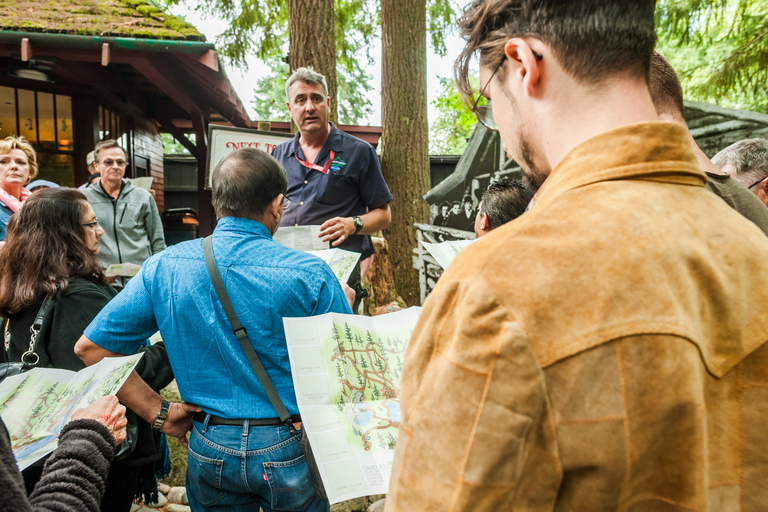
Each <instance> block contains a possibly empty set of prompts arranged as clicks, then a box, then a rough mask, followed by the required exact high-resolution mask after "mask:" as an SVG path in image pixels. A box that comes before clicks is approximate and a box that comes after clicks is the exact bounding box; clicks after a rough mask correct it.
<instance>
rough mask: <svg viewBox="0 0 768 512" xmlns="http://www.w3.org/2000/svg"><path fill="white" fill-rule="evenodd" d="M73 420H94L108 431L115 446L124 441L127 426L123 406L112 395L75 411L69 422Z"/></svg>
mask: <svg viewBox="0 0 768 512" xmlns="http://www.w3.org/2000/svg"><path fill="white" fill-rule="evenodd" d="M75 420H96V421H98V422H99V423H101V424H102V425H104V426H105V427H107V429H109V433H110V434H112V437H114V438H115V445H118V444H120V443H122V442H123V441H125V436H126V432H125V427H126V426H127V425H128V419H127V418H126V417H125V406H124V405H122V404H121V403H120V402H119V401H118V399H117V397H116V396H114V395H109V396H105V397H102V398H99V399H98V400H96V401H95V402H93V403H92V404H91V405H89V406H88V407H85V408H84V409H78V410H76V411H75V412H73V413H72V417H71V418H70V421H75Z"/></svg>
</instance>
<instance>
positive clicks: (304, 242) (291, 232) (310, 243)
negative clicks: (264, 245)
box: [272, 226, 328, 251]
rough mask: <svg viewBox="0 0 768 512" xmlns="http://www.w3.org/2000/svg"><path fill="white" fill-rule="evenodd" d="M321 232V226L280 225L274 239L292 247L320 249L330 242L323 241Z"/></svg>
mask: <svg viewBox="0 0 768 512" xmlns="http://www.w3.org/2000/svg"><path fill="white" fill-rule="evenodd" d="M319 234H320V226H280V227H279V228H278V229H277V233H275V234H274V235H272V239H273V240H274V241H275V242H279V243H281V244H283V245H284V246H286V247H290V248H291V249H297V250H299V251H320V250H322V249H327V248H328V242H323V241H322V240H321V239H320V238H319V237H318V236H317V235H319Z"/></svg>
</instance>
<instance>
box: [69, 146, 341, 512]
mask: <svg viewBox="0 0 768 512" xmlns="http://www.w3.org/2000/svg"><path fill="white" fill-rule="evenodd" d="M287 187H288V180H287V177H286V173H285V170H284V169H283V168H282V167H281V166H280V164H279V163H278V162H277V160H275V159H274V158H272V157H271V156H269V155H268V154H267V153H265V152H263V151H260V150H257V149H253V148H245V149H239V150H237V151H233V152H232V153H230V154H229V155H227V156H226V157H225V158H223V159H222V160H221V161H220V162H219V163H218V164H217V165H216V167H215V168H214V170H213V172H212V189H213V190H212V194H213V195H212V204H213V208H214V210H215V211H216V215H217V217H218V218H219V222H218V224H217V225H216V229H215V230H214V232H213V235H211V238H210V240H211V244H212V249H213V255H214V257H215V260H216V265H217V267H218V271H219V273H220V274H221V279H222V281H223V284H224V287H225V288H226V291H227V295H228V296H229V298H230V300H231V303H232V307H233V309H234V311H235V313H236V315H237V316H238V318H239V321H240V322H242V329H239V330H238V336H235V334H234V332H233V328H232V325H231V323H230V322H229V320H228V318H227V315H226V313H225V311H224V309H223V307H222V305H221V298H222V295H221V294H220V292H217V291H216V290H215V289H214V285H213V282H212V281H211V277H210V276H209V273H208V271H207V270H206V262H205V257H204V253H203V240H201V239H198V240H191V241H188V242H183V243H180V244H177V245H174V246H172V247H171V248H169V249H168V250H166V251H164V252H162V253H161V254H158V255H156V256H153V257H152V258H150V260H149V261H147V262H146V264H145V265H144V266H143V267H142V269H141V271H140V272H139V273H138V274H137V275H136V277H134V278H133V279H132V280H131V281H130V282H129V283H128V285H127V286H126V287H125V290H123V291H122V292H120V294H118V296H117V297H116V298H115V299H113V300H112V302H110V303H109V304H107V306H106V307H105V308H104V309H103V310H102V311H101V313H99V315H98V316H97V317H96V319H95V320H94V321H93V322H92V323H91V325H89V326H88V328H87V329H86V330H85V334H84V335H83V337H82V338H80V340H79V341H78V342H77V346H76V348H75V351H76V352H77V354H78V355H79V356H80V357H81V358H82V359H83V361H85V363H86V364H88V365H91V364H94V363H96V362H98V361H100V360H101V359H102V358H104V357H106V356H110V355H115V354H133V353H134V352H135V351H136V350H137V349H138V348H139V346H140V345H141V340H144V339H146V338H147V337H148V336H150V335H151V334H152V333H154V332H156V331H158V330H159V331H160V334H161V335H162V337H163V341H164V342H165V347H166V349H167V350H168V357H169V359H170V361H171V366H172V367H173V374H174V375H175V377H176V382H177V384H178V386H179V393H180V394H181V396H182V398H183V399H184V400H185V401H187V402H191V403H193V404H196V405H197V406H199V407H200V409H202V411H200V412H198V413H197V414H195V415H194V416H193V420H194V421H193V423H192V434H191V436H190V439H189V457H188V461H187V484H188V485H187V493H188V496H189V503H190V505H191V506H192V510H194V511H195V512H202V511H209V510H210V511H235V512H240V511H242V512H245V511H257V510H259V509H260V508H261V509H262V510H265V511H272V510H276V511H277V510H283V511H287V510H291V511H296V512H299V511H303V512H328V511H329V510H330V503H329V502H328V500H327V499H322V498H320V497H319V496H317V495H316V494H315V489H314V486H313V484H312V478H311V476H310V474H309V467H308V466H307V463H306V461H305V459H304V454H303V452H302V449H301V446H300V444H299V440H298V437H297V436H295V435H293V434H292V432H291V429H289V427H288V426H287V425H286V424H284V423H283V422H282V421H280V418H279V417H278V413H277V412H276V411H275V408H274V407H273V406H272V402H271V401H270V399H269V397H268V396H267V393H266V392H265V391H264V388H263V386H262V385H261V383H260V381H259V378H258V377H257V376H256V373H254V370H253V367H252V365H251V363H250V362H249V358H248V356H247V355H246V353H245V351H244V350H243V347H242V345H241V343H240V341H238V337H239V336H240V334H241V333H242V332H244V333H245V334H246V336H247V337H248V341H249V342H250V343H251V344H252V345H253V349H254V351H255V352H256V354H257V355H258V359H259V360H260V361H261V364H262V365H263V367H264V369H265V371H266V373H267V375H268V376H269V378H270V380H271V381H272V383H273V384H274V387H275V390H276V391H277V394H278V395H279V398H280V400H281V401H282V402H283V403H284V404H285V407H286V409H287V410H288V413H289V414H291V415H292V417H291V421H292V422H293V423H294V427H295V428H300V423H299V422H300V421H301V419H300V418H299V417H298V412H299V410H298V406H297V401H296V393H295V390H294V387H293V378H292V377H291V365H290V361H289V358H288V347H287V345H286V342H285V331H284V328H283V318H285V317H309V316H315V315H322V314H325V313H346V314H351V310H350V308H349V305H348V304H347V302H346V298H345V296H344V293H343V292H342V289H341V286H340V285H339V282H338V280H337V279H336V277H335V276H334V275H333V272H331V269H330V268H329V267H328V265H326V264H325V263H323V262H322V261H321V260H320V259H319V258H316V257H315V256H312V255H310V254H307V253H305V252H301V251H297V250H294V249H290V248H288V247H284V246H282V245H280V244H279V243H277V242H275V241H274V240H273V239H272V235H274V234H275V232H276V231H277V229H278V226H279V224H280V219H281V218H282V216H283V215H284V213H283V212H284V210H283V208H284V204H285V203H284V197H285V191H286V189H287ZM118 395H119V396H118V397H119V398H120V400H121V401H122V402H123V403H124V404H126V406H128V407H129V408H131V410H133V411H134V412H136V413H137V414H139V415H140V416H141V417H142V418H144V419H145V420H147V421H148V422H150V423H153V427H154V428H156V429H162V430H163V431H164V432H166V433H168V434H170V435H175V436H177V437H179V438H180V439H183V442H184V443H186V437H184V433H185V432H184V426H185V425H186V427H187V429H188V428H189V423H188V422H187V423H185V422H184V419H185V412H186V413H188V412H190V411H191V410H192V407H191V406H189V405H186V406H182V405H180V404H168V402H164V401H163V399H162V398H161V397H160V395H158V394H157V393H155V392H153V391H152V390H151V389H149V388H148V387H147V386H146V385H144V384H143V382H141V380H140V379H138V378H135V379H134V378H133V377H131V378H129V379H128V381H126V383H125V385H124V386H123V388H121V390H120V392H119V393H118ZM165 411H167V412H168V415H167V416H165V414H164V412H165Z"/></svg>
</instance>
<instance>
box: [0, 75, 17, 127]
mask: <svg viewBox="0 0 768 512" xmlns="http://www.w3.org/2000/svg"><path fill="white" fill-rule="evenodd" d="M9 135H16V91H15V89H14V88H13V87H0V139H4V138H6V137H8V136H9Z"/></svg>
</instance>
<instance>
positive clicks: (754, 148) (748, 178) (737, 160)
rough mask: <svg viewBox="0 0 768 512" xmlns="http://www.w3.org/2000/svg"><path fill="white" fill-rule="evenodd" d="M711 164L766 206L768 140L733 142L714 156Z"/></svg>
mask: <svg viewBox="0 0 768 512" xmlns="http://www.w3.org/2000/svg"><path fill="white" fill-rule="evenodd" d="M712 162H713V163H714V164H715V165H716V166H718V167H719V168H720V170H721V171H724V172H727V173H728V174H730V175H731V176H732V177H733V178H734V179H735V180H736V181H738V182H739V183H741V184H742V185H744V186H745V187H747V188H748V189H749V190H751V191H752V193H753V194H755V195H756V196H757V198H758V199H760V201H762V202H763V203H764V204H765V205H766V206H768V140H766V139H745V140H740V141H738V142H734V143H733V144H731V145H730V146H728V147H727V148H725V149H724V150H722V151H720V152H719V153H718V154H716V155H715V156H714V157H713V158H712Z"/></svg>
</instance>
